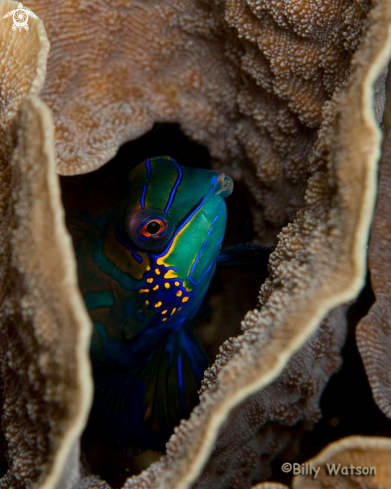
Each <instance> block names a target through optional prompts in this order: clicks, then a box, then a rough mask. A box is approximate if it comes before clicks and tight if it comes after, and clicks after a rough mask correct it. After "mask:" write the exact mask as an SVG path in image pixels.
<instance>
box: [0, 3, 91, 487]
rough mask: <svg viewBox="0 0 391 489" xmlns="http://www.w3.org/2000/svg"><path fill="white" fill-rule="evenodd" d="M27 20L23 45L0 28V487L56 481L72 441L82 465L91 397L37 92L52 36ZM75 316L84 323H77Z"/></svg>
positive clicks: (0, 9)
mask: <svg viewBox="0 0 391 489" xmlns="http://www.w3.org/2000/svg"><path fill="white" fill-rule="evenodd" d="M13 8H15V3H13V2H8V1H7V2H3V3H2V4H1V6H0V15H1V14H3V13H6V12H7V11H9V10H12V9H13ZM1 17H2V15H1ZM31 24H32V25H31V29H30V31H29V33H30V34H31V36H30V37H28V38H27V39H26V42H25V43H21V42H17V39H18V38H17V36H12V31H11V27H12V23H10V24H9V26H7V27H6V28H4V29H3V28H2V32H1V43H2V49H1V51H2V52H4V53H6V56H5V57H4V58H3V62H2V64H1V67H2V68H1V69H2V82H3V87H4V89H6V90H7V94H8V97H4V99H2V106H1V118H0V124H1V126H0V131H1V136H0V139H1V141H2V147H1V155H0V164H1V179H2V180H1V184H2V192H1V206H0V212H1V217H0V223H1V224H0V225H1V233H0V234H1V255H0V256H1V258H0V259H1V267H0V268H1V282H0V283H1V298H2V300H1V309H0V315H1V342H0V344H1V374H2V379H3V401H4V406H3V419H2V423H3V428H4V431H5V436H6V439H7V441H8V447H7V456H8V460H9V471H8V473H7V475H6V476H5V477H4V479H2V481H1V483H2V485H3V486H6V487H8V486H13V487H15V486H17V485H18V484H19V485H20V484H22V485H23V486H27V485H29V484H37V483H40V484H42V485H44V484H48V485H49V486H50V485H53V484H54V483H55V482H56V481H58V479H59V477H60V476H61V473H62V472H63V470H64V467H65V465H66V462H67V459H68V458H69V457H70V451H71V448H72V447H73V446H75V448H74V449H73V451H72V453H71V457H70V462H69V463H71V464H73V465H75V460H74V458H75V456H76V469H78V460H77V455H78V449H77V443H78V442H77V437H78V435H79V433H80V430H81V428H82V426H83V424H84V423H85V419H86V415H87V410H88V404H89V398H90V396H91V381H90V380H89V378H88V372H89V366H88V363H87V357H86V355H87V348H88V324H89V320H88V317H87V316H86V312H85V311H84V308H83V307H82V302H81V299H80V297H79V293H78V290H77V285H76V273H75V265H74V262H73V257H72V254H71V243H70V239H69V237H68V236H67V233H66V231H65V226H64V223H63V213H62V209H61V203H60V196H59V187H58V181H57V177H56V173H55V160H54V146H53V126H52V122H51V116H50V112H49V111H48V109H47V108H46V107H45V106H44V105H43V103H42V102H40V101H39V100H38V99H37V98H36V97H34V96H33V94H36V93H37V92H38V91H39V89H40V88H41V86H42V84H43V81H44V76H45V68H46V57H47V53H48V49H49V43H48V40H47V37H46V33H45V29H44V27H43V25H42V22H41V21H36V22H35V23H31ZM18 63H20V65H18ZM18 66H20V69H18V68H17V67H18ZM14 67H15V70H14V69H13V68H14ZM29 94H30V95H29ZM17 110H19V114H18V115H17V116H16V115H15V113H16V111H17ZM54 270H56V272H55V273H53V271H54ZM80 321H83V322H84V324H85V329H84V331H82V330H80V331H79V330H77V329H76V330H75V329H74V327H75V326H76V325H77V323H78V322H80ZM72 456H73V459H72ZM32 462H33V463H32ZM67 475H69V474H67ZM76 475H77V474H76ZM18 481H22V482H18Z"/></svg>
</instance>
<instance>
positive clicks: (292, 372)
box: [193, 308, 346, 489]
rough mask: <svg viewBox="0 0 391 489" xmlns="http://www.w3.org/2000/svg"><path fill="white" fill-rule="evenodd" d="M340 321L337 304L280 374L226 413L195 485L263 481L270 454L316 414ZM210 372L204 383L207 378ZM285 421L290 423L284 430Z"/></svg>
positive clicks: (335, 356) (339, 341) (332, 365)
mask: <svg viewBox="0 0 391 489" xmlns="http://www.w3.org/2000/svg"><path fill="white" fill-rule="evenodd" d="M345 323H346V320H345V317H344V311H343V310H342V308H337V309H334V310H333V311H332V312H331V313H330V314H329V316H328V318H327V319H325V320H324V321H323V322H322V324H321V326H320V328H319V329H318V330H317V332H316V333H315V335H314V336H313V337H312V338H311V339H310V341H309V342H307V343H306V344H305V345H304V346H303V347H302V348H301V349H300V350H299V351H298V352H297V353H295V354H294V355H293V357H292V358H291V359H290V361H289V362H288V364H287V366H286V367H285V369H284V371H283V372H282V374H281V375H280V376H279V377H278V378H277V379H276V380H275V381H274V382H273V383H271V384H270V385H268V386H267V387H266V388H265V389H263V390H262V391H260V392H257V393H256V394H254V395H252V396H250V397H249V398H248V399H246V400H245V401H244V402H243V403H242V404H241V406H240V409H235V410H234V411H233V412H232V413H231V414H230V416H229V417H228V419H227V421H226V422H225V425H226V426H229V429H223V430H222V431H221V434H220V436H219V437H218V438H217V440H216V444H215V448H214V452H213V454H212V456H211V458H210V459H209V461H208V463H207V465H206V467H205V470H204V471H203V473H202V475H201V476H200V477H199V479H198V480H197V482H196V483H195V484H194V486H193V488H194V489H208V488H209V487H230V488H236V487H238V488H242V489H244V488H245V487H251V480H252V479H254V477H255V478H256V479H258V480H265V479H267V478H268V477H269V476H270V461H271V459H272V458H273V457H275V456H276V454H278V453H279V452H281V451H282V450H283V449H284V448H285V446H286V445H287V444H288V443H289V441H290V439H291V438H292V437H294V436H295V435H296V436H297V435H298V434H299V432H300V430H301V429H302V428H303V427H305V428H307V429H309V428H310V427H311V426H312V424H313V423H314V422H316V421H317V420H318V419H319V417H320V416H321V413H320V410H319V407H318V403H319V398H320V395H321V393H322V391H323V388H324V386H325V383H326V382H327V380H328V379H329V377H330V376H331V375H332V374H333V373H334V372H335V371H336V370H337V369H338V368H339V366H340V356H339V352H340V350H341V347H342V345H343V343H344V341H345V331H346V324H345ZM210 375H211V373H210V374H209V376H208V374H207V378H208V381H207V382H205V384H207V383H208V382H210V379H211V377H210ZM204 389H205V390H206V389H207V386H206V385H205V387H204ZM303 425H304V426H303ZM288 426H292V427H293V428H292V429H291V430H288V429H287V427H288ZM260 454H262V459H261V460H260ZM235 480H236V481H237V483H235Z"/></svg>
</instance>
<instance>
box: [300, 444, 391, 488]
mask: <svg viewBox="0 0 391 489" xmlns="http://www.w3.org/2000/svg"><path fill="white" fill-rule="evenodd" d="M390 453H391V440H390V439H389V438H381V437H364V436H351V437H348V438H344V439H342V440H339V441H337V442H335V443H332V444H331V445H329V446H328V447H326V448H325V449H324V450H322V452H321V453H319V454H318V455H317V456H316V457H315V458H313V459H311V460H309V461H308V463H309V464H311V465H312V466H313V467H320V470H319V474H318V476H317V477H316V479H315V478H313V477H312V476H309V475H306V476H304V475H298V476H296V477H294V479H293V484H292V489H317V488H324V487H330V489H334V488H335V489H337V488H338V489H345V488H346V489H348V488H351V487H368V488H369V487H370V488H371V489H372V488H373V489H382V488H386V487H389V485H390V480H391V467H390V464H389V460H390ZM327 464H329V465H332V464H335V465H336V466H338V464H341V467H340V473H339V474H338V476H336V475H329V474H328V469H327ZM351 465H353V466H354V469H353V474H352V469H351V468H349V467H350V466H351ZM342 467H343V468H347V473H342ZM356 467H359V468H361V469H362V468H364V467H366V468H371V467H372V468H375V471H376V473H375V474H374V475H368V474H365V473H364V475H362V474H357V473H356V469H355V468H356Z"/></svg>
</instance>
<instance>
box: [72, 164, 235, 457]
mask: <svg viewBox="0 0 391 489" xmlns="http://www.w3.org/2000/svg"><path fill="white" fill-rule="evenodd" d="M232 189H233V182H232V179H231V178H230V177H228V176H225V175H224V173H217V172H215V171H209V170H203V169H198V168H189V167H182V166H180V165H179V164H178V163H177V162H176V161H175V160H173V159H172V158H171V157H168V156H160V157H156V158H148V159H147V160H145V161H144V162H142V163H140V164H139V165H137V166H136V167H135V168H134V169H133V170H132V171H131V173H130V176H129V191H128V194H127V197H126V198H124V199H123V200H121V201H120V202H119V203H118V204H116V205H115V206H113V207H112V208H110V209H108V210H106V211H105V212H103V213H102V214H101V215H100V216H99V217H97V218H96V219H92V218H91V217H89V216H82V215H80V216H79V218H80V221H79V222H80V223H81V224H80V225H79V226H73V227H72V228H71V229H70V231H71V234H72V235H73V238H74V243H75V252H76V258H77V265H78V281H79V287H80V290H81V293H82V295H83V299H84V302H85V305H86V308H87V310H88V312H89V315H90V317H91V319H92V322H93V333H92V339H91V346H90V357H91V363H92V370H93V378H94V400H93V406H92V410H91V414H90V420H89V424H88V428H87V434H88V435H89V436H90V438H91V437H92V438H95V439H96V441H99V442H101V443H105V444H108V445H110V446H113V447H116V448H118V449H120V450H121V451H122V452H123V453H124V454H126V455H133V454H137V453H140V452H141V451H143V450H146V449H152V450H156V451H159V452H163V451H164V449H165V443H166V442H167V440H168V438H169V437H170V435H171V434H172V432H173V428H174V427H175V426H177V425H178V424H179V421H180V420H181V419H182V418H186V417H188V415H189V414H190V411H191V409H192V408H193V407H194V406H195V405H196V404H197V403H198V390H199V388H200V385H201V380H202V377H203V374H204V371H205V369H206V368H207V367H208V358H207V355H206V353H205V351H204V349H203V347H202V345H201V342H200V341H199V340H198V338H197V336H196V335H195V333H194V332H193V330H192V327H191V324H190V323H191V320H192V319H193V318H194V316H195V315H196V313H197V311H198V309H199V308H200V306H201V303H202V300H203V298H204V296H205V293H206V291H207V290H208V287H209V284H210V281H211V279H212V277H213V274H214V272H215V269H216V262H217V259H218V256H219V253H220V249H221V243H222V241H223V237H224V233H225V227H226V219H227V210H226V204H225V200H224V199H225V198H226V197H227V196H228V195H230V194H231V192H232ZM220 259H221V258H220ZM221 260H222V261H224V260H223V259H221Z"/></svg>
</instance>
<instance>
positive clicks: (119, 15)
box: [0, 0, 391, 489]
mask: <svg viewBox="0 0 391 489" xmlns="http://www.w3.org/2000/svg"><path fill="white" fill-rule="evenodd" d="M15 5H16V4H15V3H14V2H10V1H8V0H7V1H6V2H3V3H2V4H1V9H2V10H1V12H5V11H8V10H11V9H12V8H14V6H15ZM30 7H31V9H32V10H33V11H34V12H35V13H36V14H37V15H38V16H39V17H40V18H41V19H42V20H43V22H44V24H45V27H46V28H47V31H48V36H49V39H50V42H51V46H52V51H51V54H50V57H49V62H48V74H47V78H46V82H45V86H44V89H43V91H42V92H41V97H42V100H43V101H44V102H45V103H46V104H47V106H48V107H49V109H50V111H51V113H52V115H53V122H54V127H55V138H53V127H52V123H51V115H50V112H49V110H48V108H47V107H45V104H44V103H43V102H42V101H39V100H37V99H36V98H35V95H36V94H37V93H38V92H39V89H40V87H41V86H42V83H43V78H44V71H45V69H44V66H45V59H46V54H47V49H48V44H47V40H46V39H45V36H44V31H43V27H42V24H41V23H40V22H39V21H37V22H36V24H35V20H34V21H33V20H32V21H31V30H30V31H29V33H28V35H30V34H32V35H31V38H30V37H29V38H28V39H29V42H30V43H31V52H29V54H28V56H26V54H25V53H23V52H21V49H22V46H26V44H24V43H22V42H17V39H19V38H18V37H16V36H18V35H19V34H25V33H19V32H17V31H16V32H14V33H11V24H10V23H9V24H8V25H7V28H6V29H2V32H1V37H0V41H1V46H2V52H4V53H6V54H5V56H4V57H3V59H2V63H1V64H0V70H1V71H0V75H1V77H2V82H3V89H2V102H1V103H2V105H1V112H0V114H1V118H0V123H1V131H2V133H1V136H2V137H1V138H0V140H1V150H0V154H1V165H2V167H1V169H2V171H1V174H0V178H1V180H0V181H1V187H0V188H1V206H0V212H1V219H0V222H1V234H0V235H1V239H2V241H1V257H0V260H1V262H0V265H1V266H0V270H1V274H2V281H1V289H0V290H1V301H2V305H1V336H2V341H1V355H2V357H1V358H2V379H3V397H4V404H5V407H4V414H3V426H4V430H5V433H6V438H7V441H8V447H7V456H8V460H9V465H10V468H9V472H8V474H7V475H6V477H5V478H3V479H2V480H1V484H2V486H4V487H10V486H19V487H25V486H30V485H37V486H42V485H44V486H45V489H46V488H48V489H51V488H52V487H55V486H56V485H57V484H59V487H66V488H69V487H72V486H76V487H80V488H87V487H106V485H105V483H103V482H102V481H99V480H98V479H96V478H81V479H80V477H81V474H80V473H79V467H78V463H77V458H78V445H77V440H78V438H79V436H80V433H81V432H82V429H83V427H84V424H85V421H86V416H87V412H88V408H89V402H90V395H91V379H90V377H89V366H88V353H87V350H88V338H89V333H90V321H89V319H88V316H87V314H86V311H85V309H84V307H83V306H82V302H81V299H80V293H79V291H78V289H77V287H76V274H75V264H74V260H73V257H72V254H71V247H70V240H69V236H68V235H67V233H66V230H65V227H64V223H63V211H62V206H61V203H60V199H59V190H58V181H57V179H56V177H55V173H54V161H55V157H54V155H55V151H56V163H57V169H58V171H59V172H60V173H62V174H67V175H74V174H78V173H83V172H88V171H92V170H94V169H96V168H98V167H99V166H101V165H103V164H104V163H105V162H106V161H107V160H108V159H109V158H110V157H111V156H113V155H114V153H115V152H116V151H117V149H118V146H119V145H120V144H121V143H122V142H124V141H125V140H129V139H133V138H136V137H137V136H139V135H140V134H143V133H144V132H145V131H147V130H148V129H149V128H151V127H152V125H153V123H154V122H156V121H168V122H170V121H171V122H172V121H175V122H178V123H179V124H180V126H181V128H182V130H183V131H184V132H185V133H186V134H187V135H189V136H191V137H192V138H193V139H194V140H196V141H198V142H201V143H203V144H205V145H206V146H207V147H208V149H209V151H210V153H211V155H212V157H213V162H214V166H216V167H217V166H218V167H220V168H223V169H226V170H227V172H228V171H229V172H230V173H232V174H233V176H234V177H235V178H236V179H242V180H243V181H244V182H245V183H246V185H247V186H248V188H249V189H250V191H251V192H252V194H253V196H254V198H255V201H256V203H257V207H256V208H255V209H254V226H255V228H256V230H257V232H258V239H259V240H261V241H262V240H263V241H264V242H265V241H266V240H269V241H270V242H273V240H274V239H275V236H276V233H277V230H278V231H280V230H281V227H282V226H284V225H286V224H287V223H288V222H289V224H287V225H286V226H285V227H284V228H283V229H282V230H281V232H280V234H279V238H278V244H277V247H276V250H275V252H274V253H273V254H272V255H271V259H270V264H269V269H270V277H269V278H268V279H267V281H266V283H265V284H264V285H263V286H262V289H261V292H260V296H259V307H258V308H257V309H255V310H254V311H251V312H249V313H247V315H246V317H245V318H244V320H243V322H242V330H243V334H242V335H240V336H239V337H236V338H232V339H230V340H229V341H227V342H226V343H224V345H223V346H222V347H221V349H220V352H219V354H218V356H217V359H216V362H215V363H214V365H213V366H212V367H211V368H210V369H209V370H208V371H207V372H206V376H205V380H204V384H203V388H202V393H201V396H200V404H199V405H198V406H197V407H196V408H195V409H194V411H193V413H192V414H191V416H190V418H189V420H182V421H181V424H180V425H179V427H177V428H176V430H175V433H174V435H173V436H172V437H171V439H170V441H169V443H168V445H167V454H166V455H165V456H163V457H162V458H161V459H160V460H159V461H158V462H156V463H154V464H152V465H151V466H150V467H149V468H148V469H147V470H146V471H144V472H143V473H142V474H140V475H139V476H136V477H133V478H131V479H128V481H127V482H126V484H125V487H126V488H128V489H131V488H143V489H149V488H153V487H154V488H161V489H162V488H170V489H179V488H185V487H190V486H191V485H192V484H196V485H198V486H199V487H211V486H213V487H216V488H217V487H225V485H226V483H229V484H230V485H231V487H243V486H244V487H246V486H247V487H248V485H249V484H250V481H251V480H252V478H253V477H255V478H257V477H259V478H261V477H265V474H266V473H267V467H266V465H267V464H262V463H259V457H261V456H263V455H265V459H267V460H266V462H268V461H270V460H271V459H272V458H273V457H275V456H276V454H277V453H279V452H280V451H281V450H283V449H284V448H285V446H286V445H287V444H288V443H289V442H290V441H291V438H292V436H294V434H295V433H294V430H295V429H300V427H301V425H302V426H303V427H304V428H305V427H309V426H310V425H311V424H312V423H313V422H314V421H315V420H316V419H317V418H318V416H319V408H318V399H319V396H320V393H321V391H322V388H323V386H324V384H325V382H326V381H327V377H328V376H329V375H330V374H331V373H332V372H334V371H335V369H336V368H337V366H338V364H339V355H338V350H339V348H340V345H341V342H342V340H343V334H344V333H343V323H344V322H343V320H342V318H341V310H340V309H336V308H337V307H338V306H340V305H341V304H343V303H345V302H347V301H350V300H353V299H354V298H355V297H356V295H357V293H358V292H359V290H360V288H361V287H362V285H363V281H364V277H365V258H366V257H365V250H366V240H367V236H368V230H369V225H370V221H371V217H372V210H373V205H374V196H375V176H376V163H377V160H378V157H379V146H380V132H379V129H378V127H377V125H376V119H375V116H377V121H378V119H379V117H380V114H381V112H382V102H383V99H384V97H383V95H384V94H383V93H382V90H381V85H382V81H383V80H384V68H385V66H386V64H387V63H388V60H389V57H390V29H389V25H390V23H391V6H390V5H389V2H387V1H386V0H378V1H377V2H374V3H373V4H372V5H371V8H370V9H369V3H368V2H366V1H362V2H353V1H347V0H344V1H340V2H339V1H338V2H337V1H329V2H321V3H316V2H311V1H310V0H306V1H303V0H295V1H292V2H291V1H286V2H274V1H270V2H266V1H262V0H258V1H253V2H244V1H240V0H237V1H235V0H227V1H226V2H223V1H217V2H207V1H205V2H201V1H199V2H198V1H195V0H194V1H191V0H187V1H184V2H182V1H177V2H166V1H163V2H161V1H159V2H153V1H152V2H138V1H135V2H117V3H113V2H110V3H108V2H106V1H105V0H99V1H96V2H92V1H87V0H84V1H82V2H76V1H71V0H66V1H64V2H61V3H60V2H54V3H53V2H50V3H49V2H47V1H44V0H35V1H33V2H32V3H31V5H30ZM363 26H364V27H365V29H364V31H363ZM33 33H35V34H34V35H33ZM26 39H27V38H26ZM18 75H19V76H18ZM382 77H383V78H382ZM374 96H376V99H375V100H374ZM374 104H375V110H376V113H375V112H374V110H373V105H374ZM18 110H19V112H18V115H17V116H15V114H16V112H17V111H18ZM54 144H55V147H54ZM151 156H153V155H151ZM299 209H300V210H299ZM296 211H298V212H297V213H296ZM330 311H331V312H330ZM327 314H329V316H328V318H327V319H324V318H325V317H326V315H327ZM322 320H323V323H322V326H321V327H319V325H320V323H321V322H322ZM338 324H339V325H340V326H339V328H341V329H339V328H338V326H337V325H338ZM341 325H342V327H341ZM314 379H316V380H317V382H314ZM295 423H296V425H295ZM292 425H295V426H292ZM276 432H278V437H277V436H276V435H275V433H276ZM234 434H236V439H233V438H232V437H233V436H234ZM257 457H258V460H257ZM231 459H232V466H230V465H227V464H228V462H230V460H231ZM203 470H204V471H203ZM62 471H63V473H61V472H62ZM197 479H198V481H197ZM76 481H78V482H76Z"/></svg>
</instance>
